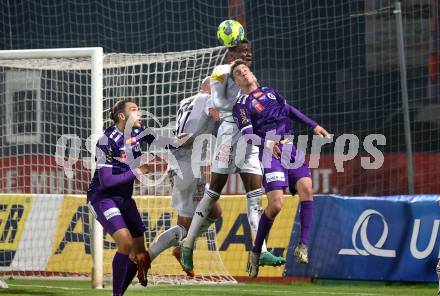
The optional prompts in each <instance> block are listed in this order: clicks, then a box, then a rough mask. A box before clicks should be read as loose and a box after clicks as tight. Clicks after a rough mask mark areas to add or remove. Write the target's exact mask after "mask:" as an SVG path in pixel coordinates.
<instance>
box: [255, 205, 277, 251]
mask: <svg viewBox="0 0 440 296" xmlns="http://www.w3.org/2000/svg"><path fill="white" fill-rule="evenodd" d="M272 224H273V220H271V219H269V218H268V217H267V216H266V213H265V212H263V214H262V215H261V218H260V222H259V223H258V230H257V236H256V237H255V242H254V246H253V248H252V252H254V253H257V254H260V253H261V246H262V245H263V242H264V240H265V239H266V236H267V234H268V233H269V231H270V229H271V228H272Z"/></svg>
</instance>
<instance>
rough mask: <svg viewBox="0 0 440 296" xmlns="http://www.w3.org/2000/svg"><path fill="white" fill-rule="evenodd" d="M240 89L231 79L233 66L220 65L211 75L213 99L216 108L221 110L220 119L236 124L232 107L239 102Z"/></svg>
mask: <svg viewBox="0 0 440 296" xmlns="http://www.w3.org/2000/svg"><path fill="white" fill-rule="evenodd" d="M239 92H240V87H239V86H238V85H237V84H236V83H235V82H234V81H233V80H232V78H231V65H229V64H225V65H219V66H217V67H215V68H214V70H213V71H212V75H211V97H212V101H213V103H214V107H215V108H216V109H218V110H220V118H221V119H222V120H224V121H228V122H234V118H233V117H232V107H234V105H235V102H236V101H237V97H238V94H239Z"/></svg>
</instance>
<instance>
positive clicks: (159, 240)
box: [148, 225, 186, 260]
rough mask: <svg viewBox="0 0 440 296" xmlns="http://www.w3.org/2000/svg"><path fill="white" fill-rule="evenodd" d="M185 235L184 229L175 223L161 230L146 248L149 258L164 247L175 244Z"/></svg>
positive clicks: (160, 251) (156, 254)
mask: <svg viewBox="0 0 440 296" xmlns="http://www.w3.org/2000/svg"><path fill="white" fill-rule="evenodd" d="M185 236H186V230H185V228H183V227H182V226H180V225H176V226H174V227H171V228H170V229H168V230H166V231H164V232H162V233H161V234H160V235H159V236H158V237H156V239H155V240H154V241H153V242H152V243H151V245H150V247H149V248H148V253H149V254H150V258H151V260H153V259H154V258H156V257H157V256H159V254H160V253H162V252H163V251H165V250H166V249H168V248H170V247H173V246H177V245H178V244H179V242H180V241H181V240H182V239H184V238H185Z"/></svg>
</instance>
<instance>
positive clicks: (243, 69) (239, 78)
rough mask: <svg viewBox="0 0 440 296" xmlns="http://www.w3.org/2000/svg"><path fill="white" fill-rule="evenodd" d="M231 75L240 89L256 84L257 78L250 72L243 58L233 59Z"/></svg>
mask: <svg viewBox="0 0 440 296" xmlns="http://www.w3.org/2000/svg"><path fill="white" fill-rule="evenodd" d="M231 77H232V79H233V80H234V81H235V83H237V85H238V86H239V87H240V88H241V89H243V90H244V89H247V88H249V87H250V86H251V85H253V84H255V85H258V81H257V78H255V75H254V73H252V71H251V69H250V68H249V66H248V64H247V62H246V61H244V60H241V59H239V60H235V61H234V62H233V63H232V65H231Z"/></svg>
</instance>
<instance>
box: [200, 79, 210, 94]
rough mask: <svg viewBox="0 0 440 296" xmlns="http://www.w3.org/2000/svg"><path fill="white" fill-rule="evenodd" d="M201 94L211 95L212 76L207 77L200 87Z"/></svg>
mask: <svg viewBox="0 0 440 296" xmlns="http://www.w3.org/2000/svg"><path fill="white" fill-rule="evenodd" d="M199 92H200V93H202V94H208V95H210V94H211V76H208V77H205V79H203V81H202V84H201V85H200V90H199Z"/></svg>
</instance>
